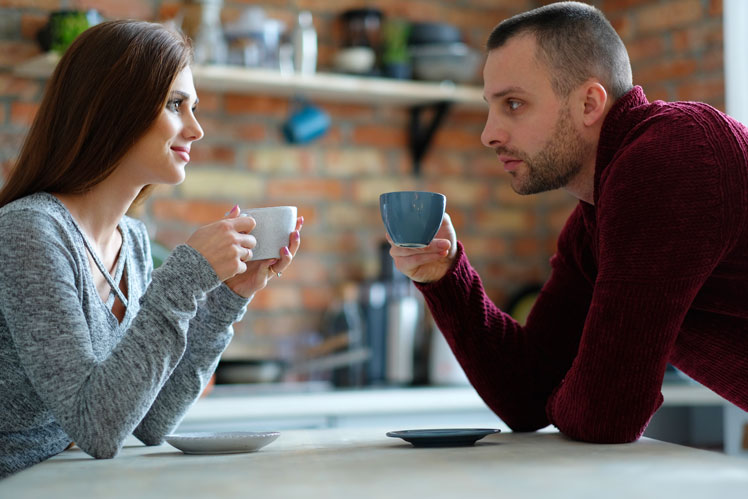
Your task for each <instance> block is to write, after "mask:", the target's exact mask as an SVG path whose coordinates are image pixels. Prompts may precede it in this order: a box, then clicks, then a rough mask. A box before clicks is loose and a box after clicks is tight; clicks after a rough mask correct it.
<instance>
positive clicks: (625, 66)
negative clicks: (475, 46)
mask: <svg viewBox="0 0 748 499" xmlns="http://www.w3.org/2000/svg"><path fill="white" fill-rule="evenodd" d="M523 34H531V35H534V36H535V40H536V43H537V46H538V50H537V53H536V54H535V57H537V59H538V60H539V61H540V62H542V63H543V64H545V65H546V66H547V67H548V68H549V70H550V73H551V85H552V86H553V90H554V91H555V92H556V94H557V95H558V96H560V97H566V96H568V95H569V93H570V92H571V91H572V90H573V89H574V88H576V87H578V86H579V85H581V84H582V83H583V82H585V81H586V80H587V79H589V78H591V77H595V78H598V79H599V80H600V81H601V83H602V84H603V86H604V87H605V89H606V90H607V91H608V94H610V95H611V96H612V97H613V99H614V100H615V99H618V98H619V97H621V96H622V95H623V94H625V93H626V92H628V91H629V90H631V88H632V87H633V84H632V77H631V63H630V62H629V56H628V53H627V52H626V47H625V46H624V45H623V42H622V41H621V38H620V37H619V36H618V33H616V30H615V29H613V26H611V25H610V22H608V20H607V19H606V18H605V16H604V15H603V13H602V12H600V11H599V10H598V9H596V8H595V7H593V6H591V5H587V4H584V3H580V2H558V3H553V4H550V5H546V6H544V7H540V8H537V9H534V10H530V11H528V12H524V13H522V14H518V15H516V16H514V17H511V18H509V19H506V20H504V21H502V22H501V23H499V25H498V26H496V27H495V28H494V30H493V31H492V32H491V35H490V36H489V37H488V42H487V43H486V48H487V50H488V51H489V52H490V51H491V50H493V49H496V48H499V47H501V46H502V45H504V44H505V43H506V42H507V41H508V40H509V39H510V38H512V37H515V36H518V35H523Z"/></svg>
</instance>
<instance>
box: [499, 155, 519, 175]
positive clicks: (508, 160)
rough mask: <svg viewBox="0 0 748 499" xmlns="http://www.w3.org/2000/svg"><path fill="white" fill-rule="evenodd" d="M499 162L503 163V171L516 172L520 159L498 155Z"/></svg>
mask: <svg viewBox="0 0 748 499" xmlns="http://www.w3.org/2000/svg"><path fill="white" fill-rule="evenodd" d="M499 161H501V162H502V163H504V170H506V171H508V172H513V171H516V170H517V168H519V165H520V164H521V163H522V160H521V159H518V158H514V157H511V156H502V155H499Z"/></svg>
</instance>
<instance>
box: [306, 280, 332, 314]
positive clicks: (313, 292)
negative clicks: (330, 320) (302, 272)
mask: <svg viewBox="0 0 748 499" xmlns="http://www.w3.org/2000/svg"><path fill="white" fill-rule="evenodd" d="M334 298H335V292H334V291H333V290H332V289H330V287H329V286H324V287H323V286H317V287H313V288H302V290H301V301H302V303H303V305H304V308H305V309H307V310H327V309H328V308H330V303H332V301H333V299H334Z"/></svg>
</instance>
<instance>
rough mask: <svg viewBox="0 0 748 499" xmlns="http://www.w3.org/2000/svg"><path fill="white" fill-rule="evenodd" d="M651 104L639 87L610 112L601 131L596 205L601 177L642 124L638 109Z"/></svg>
mask: <svg viewBox="0 0 748 499" xmlns="http://www.w3.org/2000/svg"><path fill="white" fill-rule="evenodd" d="M647 104H649V101H648V100H647V97H646V95H644V90H642V88H641V87H640V86H638V85H636V86H635V87H634V88H632V89H631V90H629V91H628V92H627V93H625V94H624V95H623V96H622V97H621V98H619V99H618V100H617V101H616V102H615V103H614V104H613V106H612V107H611V108H610V111H608V114H607V115H606V116H605V120H604V121H603V126H602V129H601V130H600V141H599V142H598V145H597V158H596V160H595V191H594V197H595V204H597V202H598V195H599V185H600V176H601V175H602V173H603V171H605V169H606V168H607V167H608V165H609V164H610V163H611V162H612V161H613V158H614V157H615V154H616V153H617V152H618V151H619V150H620V148H621V147H622V145H623V142H624V140H625V139H626V136H627V135H628V133H629V131H631V129H632V128H633V127H635V126H636V125H637V124H639V123H640V122H641V120H640V119H639V117H637V115H638V113H636V108H640V109H641V110H644V109H645V106H647Z"/></svg>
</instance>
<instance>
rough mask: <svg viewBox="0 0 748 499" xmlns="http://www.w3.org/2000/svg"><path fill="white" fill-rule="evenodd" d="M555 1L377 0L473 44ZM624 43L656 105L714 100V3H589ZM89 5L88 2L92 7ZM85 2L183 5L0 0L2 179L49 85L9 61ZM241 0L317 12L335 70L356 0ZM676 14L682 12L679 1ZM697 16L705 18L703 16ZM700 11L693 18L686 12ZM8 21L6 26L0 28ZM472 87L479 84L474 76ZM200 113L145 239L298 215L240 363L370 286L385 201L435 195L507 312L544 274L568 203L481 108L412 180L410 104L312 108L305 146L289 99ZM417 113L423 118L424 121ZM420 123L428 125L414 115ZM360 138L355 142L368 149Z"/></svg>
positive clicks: (458, 112)
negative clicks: (497, 151)
mask: <svg viewBox="0 0 748 499" xmlns="http://www.w3.org/2000/svg"><path fill="white" fill-rule="evenodd" d="M550 1H551V0H540V1H533V0H522V1H520V0H460V1H459V2H431V1H429V0H413V1H408V2H403V1H402V0H371V1H369V2H365V3H366V4H367V6H373V7H379V8H381V9H382V10H383V11H384V12H385V15H387V16H388V17H397V16H404V17H409V18H411V19H413V20H433V21H444V20H448V21H449V22H451V23H453V24H455V25H457V26H458V27H459V28H460V29H461V30H462V32H463V37H464V39H465V41H466V42H468V43H470V44H471V45H473V46H474V47H475V48H477V49H479V50H480V49H481V47H482V45H483V44H484V43H485V40H486V38H487V35H488V33H489V32H490V30H491V29H492V28H493V26H495V25H496V24H497V23H498V22H499V21H500V20H502V19H504V18H506V17H508V16H510V15H512V14H514V13H517V12H520V11H523V10H526V9H528V8H532V7H535V6H538V5H543V4H547V3H549V2H550ZM591 3H594V4H595V5H597V6H598V7H600V8H601V9H602V10H603V12H605V13H606V15H607V16H608V17H609V19H610V20H611V23H612V24H613V26H614V28H615V29H616V30H617V31H618V33H619V34H620V35H621V37H622V38H623V39H624V40H625V42H626V44H627V47H628V49H629V53H630V57H631V60H632V64H633V66H634V78H635V83H637V84H643V86H644V89H645V91H646V92H647V96H648V97H649V98H650V100H655V99H658V98H662V99H667V100H673V99H675V98H687V99H695V100H703V101H706V102H709V103H712V104H713V105H717V106H720V105H721V106H722V107H724V91H723V90H721V89H720V87H721V85H722V83H720V80H721V79H722V78H723V76H722V74H723V69H722V66H723V64H724V63H723V60H722V19H721V15H722V1H721V0H678V1H675V2H674V1H672V0H595V1H594V2H591ZM94 4H96V5H94ZM87 5H94V6H96V7H97V8H100V10H101V11H102V12H104V13H105V14H106V15H110V13H115V12H118V13H121V14H122V15H119V14H117V15H116V17H136V18H142V19H155V18H165V17H167V15H168V17H173V16H174V14H175V13H176V12H177V11H178V10H179V8H180V7H181V2H179V1H178V0H167V1H165V2H156V1H154V0H136V1H135V2H131V3H127V2H124V3H123V2H116V1H115V0H104V2H103V3H102V2H97V1H96V0H72V3H70V4H69V5H68V4H67V3H65V2H62V1H61V0H26V1H23V0H0V15H5V14H6V13H7V12H8V10H9V8H13V9H16V10H12V11H11V12H12V16H14V18H15V19H16V21H14V22H16V23H17V24H18V26H17V27H12V26H11V28H12V29H5V30H4V33H10V34H11V36H8V37H6V39H5V40H2V41H0V124H5V127H6V128H5V130H3V133H0V160H1V161H2V165H1V166H2V168H3V170H7V169H8V168H9V165H10V163H11V161H12V158H15V157H16V156H17V153H18V150H19V148H20V144H21V141H22V139H23V136H24V133H25V130H26V129H27V128H28V124H29V123H30V120H31V116H32V115H33V113H34V112H35V109H36V106H38V102H39V100H40V98H41V90H42V84H43V81H41V80H29V79H22V78H16V77H15V76H13V75H12V72H11V68H12V67H13V66H14V65H16V64H18V63H21V62H23V61H25V60H27V59H29V58H31V57H34V56H36V55H37V54H38V53H39V47H38V45H37V44H36V42H35V40H34V38H35V33H36V31H37V30H38V28H39V27H41V26H42V25H43V23H44V22H46V19H47V15H48V13H49V12H50V11H53V10H57V9H60V8H78V7H81V6H87ZM249 6H260V7H263V8H264V9H265V11H266V13H267V15H268V16H269V17H273V18H277V19H281V20H282V21H284V22H286V23H287V26H289V27H291V26H293V23H294V22H295V15H296V13H297V12H298V11H299V10H300V9H304V8H308V9H311V10H312V13H313V16H314V22H315V26H316V27H317V29H318V34H319V64H318V67H320V69H325V68H326V67H329V66H330V65H331V63H332V61H333V58H334V55H335V53H336V51H337V50H338V47H339V46H340V43H341V41H342V34H343V27H342V23H341V22H340V12H342V11H343V10H345V9H347V8H358V7H360V6H361V2H360V1H355V0H299V1H294V2H291V1H290V0H278V1H275V2H267V1H263V0H237V1H233V2H225V3H224V7H223V14H224V15H223V17H224V20H231V19H237V18H238V16H239V15H240V13H241V11H242V10H244V9H245V8H247V7H249ZM683 7H685V9H684V8H683ZM699 9H701V10H700V11H699ZM697 11H699V12H700V14H699V15H698V16H696V15H695V12H697ZM6 24H7V23H6ZM478 81H480V79H478ZM198 91H199V95H200V99H201V103H200V106H199V107H200V109H199V114H198V119H199V120H200V123H201V125H202V126H203V128H204V130H205V132H206V138H205V140H203V141H201V142H199V143H197V144H195V146H194V149H193V162H192V163H191V164H190V165H189V166H188V169H187V178H186V180H185V182H184V183H182V184H181V185H177V186H159V187H158V188H157V189H156V190H155V191H154V192H153V194H152V196H151V199H150V200H148V201H147V202H146V204H145V205H144V206H143V207H141V208H139V209H138V210H137V211H136V212H135V213H134V214H135V216H139V217H140V216H143V217H144V218H145V219H146V221H148V222H149V226H150V229H151V232H152V234H153V236H154V239H156V240H157V241H159V242H160V243H161V244H164V245H165V246H167V247H174V246H176V245H177V244H180V243H182V242H184V241H185V240H186V239H187V238H188V237H189V236H190V235H191V234H192V232H193V231H194V229H195V228H196V226H199V225H202V224H204V223H208V222H210V221H213V220H214V219H215V218H219V217H221V216H223V214H224V213H225V212H226V210H228V209H229V208H230V207H231V206H232V205H233V204H234V203H238V204H239V205H240V206H241V207H245V208H246V207H255V206H269V205H277V204H295V205H297V206H298V208H299V213H300V214H303V215H304V217H305V219H306V222H305V225H304V228H303V230H302V244H301V249H300V251H299V253H298V254H297V255H296V257H295V261H294V263H293V265H292V266H291V267H290V268H289V269H287V270H286V271H285V272H284V275H283V278H282V279H273V280H272V281H271V282H270V284H269V286H268V288H267V289H265V290H263V291H261V292H260V293H258V295H257V297H256V301H255V302H253V303H252V304H250V307H249V313H248V314H247V315H246V317H245V319H244V320H243V321H242V322H240V323H238V324H237V325H236V326H235V329H236V332H237V334H236V336H235V338H234V341H233V342H232V343H231V346H230V347H229V351H228V352H227V353H228V354H230V355H236V356H238V357H239V358H247V357H256V356H258V355H259V356H266V357H274V356H276V355H279V352H283V355H290V354H289V352H292V351H293V349H294V345H299V344H301V343H303V341H305V340H304V338H308V337H309V332H310V331H316V330H319V328H320V325H321V318H322V314H323V313H324V311H325V310H326V307H327V305H328V304H329V302H330V301H331V300H332V299H333V298H334V296H335V290H336V289H337V287H338V286H339V284H340V283H341V282H343V281H349V280H354V281H360V280H362V279H365V278H375V277H376V276H377V275H378V274H379V272H380V269H379V244H380V243H381V242H382V241H383V240H384V227H383V226H382V222H381V218H380V216H379V211H378V204H379V201H378V198H379V194H380V193H382V192H387V191H392V190H405V189H424V190H439V191H443V192H445V193H446V194H447V196H448V201H447V211H448V213H449V214H450V216H451V217H452V221H453V224H454V226H455V228H456V230H457V234H458V237H459V238H460V240H461V241H462V242H463V244H464V245H465V247H466V249H467V251H468V255H469V256H470V258H471V262H472V263H473V265H474V266H475V268H476V269H477V270H478V271H479V273H480V275H481V277H482V278H483V279H484V284H485V286H486V291H487V293H488V295H489V296H490V297H491V299H493V300H494V301H496V302H497V304H500V305H503V304H504V303H505V302H506V300H507V297H508V296H511V294H512V293H513V292H514V291H516V290H517V289H519V286H520V284H521V283H524V282H531V281H542V280H545V279H546V278H547V277H548V275H549V272H550V269H549V266H548V258H549V256H550V255H551V254H552V253H553V251H555V246H556V240H557V237H558V233H559V232H560V230H561V228H562V227H563V225H564V223H565V221H566V219H567V218H568V216H569V214H570V213H571V211H572V210H573V209H574V207H575V206H576V204H577V201H576V200H575V199H574V198H573V197H572V196H570V195H569V194H568V193H566V192H565V191H563V190H556V191H552V192H548V193H543V194H538V195H533V196H520V195H518V194H516V193H514V192H513V190H512V189H511V186H510V185H509V177H508V175H507V174H506V173H505V172H504V170H503V168H502V167H501V164H500V163H499V162H498V160H497V159H496V157H495V155H494V153H493V152H492V151H491V150H489V149H487V148H485V147H483V146H482V145H481V144H480V133H481V130H482V128H483V125H484V121H485V115H486V112H485V110H484V109H476V110H473V109H466V108H461V107H459V106H456V107H454V108H453V109H451V110H450V112H449V114H448V115H447V117H446V118H445V121H444V123H443V125H442V128H441V129H440V130H439V133H438V134H437V136H436V137H434V138H435V140H434V142H433V143H432V145H431V148H430V149H429V151H428V154H427V155H426V157H425V158H424V159H423V161H422V165H421V167H422V169H421V173H420V175H419V176H416V175H414V173H413V168H412V160H411V157H410V151H409V149H408V146H407V143H408V132H407V130H408V127H409V119H410V114H409V109H408V107H407V106H401V105H390V104H387V103H386V102H383V103H380V102H376V103H368V102H367V103H348V102H344V101H340V102H337V101H336V102H332V101H325V100H324V99H322V100H317V99H315V101H314V104H315V105H317V106H319V107H321V108H322V109H324V110H325V111H326V112H327V113H328V114H329V115H330V116H331V118H332V126H331V128H330V130H328V132H327V134H326V135H325V136H324V137H322V138H321V139H319V140H316V141H315V142H313V143H312V144H309V145H305V146H289V145H287V144H286V143H285V139H284V138H283V136H282V134H281V133H280V126H281V124H282V123H283V121H284V120H285V119H286V118H287V117H288V114H289V112H290V106H289V103H290V102H291V99H290V98H288V97H273V96H268V95H264V94H261V93H252V94H249V95H240V94H231V93H228V94H224V93H221V92H214V91H208V90H204V89H201V88H200V87H199V86H198ZM425 114H427V113H425ZM424 123H428V116H424ZM362 145H363V147H362Z"/></svg>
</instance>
